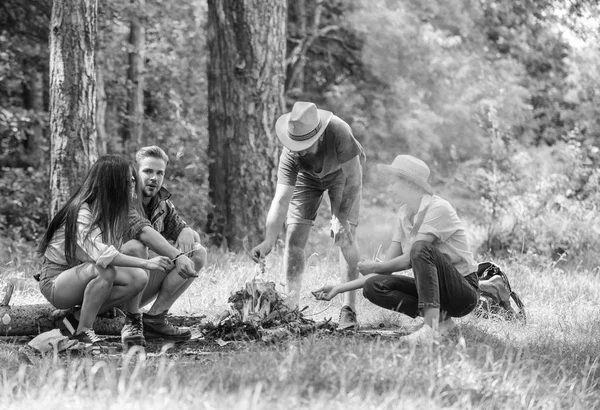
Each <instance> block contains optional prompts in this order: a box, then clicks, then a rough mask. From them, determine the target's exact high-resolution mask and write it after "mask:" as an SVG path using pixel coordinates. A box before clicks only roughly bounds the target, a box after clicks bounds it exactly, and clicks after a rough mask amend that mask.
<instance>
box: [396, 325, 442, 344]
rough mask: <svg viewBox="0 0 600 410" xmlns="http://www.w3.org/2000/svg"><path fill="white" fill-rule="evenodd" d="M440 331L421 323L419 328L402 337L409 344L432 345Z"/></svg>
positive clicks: (438, 336) (436, 340) (437, 338)
mask: <svg viewBox="0 0 600 410" xmlns="http://www.w3.org/2000/svg"><path fill="white" fill-rule="evenodd" d="M439 338H440V332H436V331H435V330H433V329H432V328H431V326H428V325H423V326H421V328H420V329H419V330H417V331H416V332H413V333H411V334H409V335H408V336H405V337H404V338H403V339H404V341H405V342H408V344H409V345H411V346H432V345H433V344H434V343H437V342H439Z"/></svg>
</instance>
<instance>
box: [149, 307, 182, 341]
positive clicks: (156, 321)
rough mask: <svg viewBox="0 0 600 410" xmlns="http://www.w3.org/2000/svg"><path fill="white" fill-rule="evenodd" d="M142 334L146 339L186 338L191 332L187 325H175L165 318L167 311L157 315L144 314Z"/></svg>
mask: <svg viewBox="0 0 600 410" xmlns="http://www.w3.org/2000/svg"><path fill="white" fill-rule="evenodd" d="M143 320H144V336H146V338H148V339H158V338H162V339H172V340H188V339H189V338H191V337H192V332H191V331H190V329H188V328H187V327H176V326H173V325H172V324H170V323H169V321H168V320H167V311H166V310H165V311H164V312H162V313H159V314H158V315H149V314H147V313H146V314H144V319H143Z"/></svg>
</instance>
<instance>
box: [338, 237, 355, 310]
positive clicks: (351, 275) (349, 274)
mask: <svg viewBox="0 0 600 410" xmlns="http://www.w3.org/2000/svg"><path fill="white" fill-rule="evenodd" d="M350 232H351V234H352V238H353V240H352V243H351V244H347V245H344V246H342V247H340V256H339V258H340V273H341V275H342V280H343V281H344V282H350V281H351V280H354V279H356V278H358V270H357V269H356V266H357V265H358V259H359V253H358V245H357V244H356V240H355V232H356V227H354V226H352V230H351V231H350ZM344 305H346V306H349V307H350V308H352V310H356V309H355V305H356V291H352V292H346V293H344Z"/></svg>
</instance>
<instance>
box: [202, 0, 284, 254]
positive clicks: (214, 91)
mask: <svg viewBox="0 0 600 410" xmlns="http://www.w3.org/2000/svg"><path fill="white" fill-rule="evenodd" d="M208 13H209V17H208V48H209V63H208V80H209V81H208V99H209V103H208V105H209V113H208V127H209V146H208V150H209V156H210V158H211V163H210V165H209V173H210V176H209V182H210V188H211V196H212V199H213V203H214V205H215V215H216V218H215V220H216V221H221V222H222V223H223V225H224V229H223V233H224V235H225V238H226V239H227V241H228V245H229V248H230V249H231V250H239V249H240V248H241V245H242V242H243V240H244V238H250V239H251V240H252V241H258V240H260V239H261V238H262V236H263V233H264V224H265V219H266V214H267V211H268V208H269V204H270V201H271V198H272V196H273V193H274V189H275V183H276V172H277V170H276V167H277V161H278V154H279V143H278V140H277V136H276V135H275V121H276V120H277V118H278V117H279V115H280V114H281V113H282V108H283V89H284V82H285V39H286V23H287V1H281V0H208Z"/></svg>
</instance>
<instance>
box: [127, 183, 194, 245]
mask: <svg viewBox="0 0 600 410" xmlns="http://www.w3.org/2000/svg"><path fill="white" fill-rule="evenodd" d="M169 198H171V193H170V192H169V191H168V190H167V189H166V188H164V187H163V188H161V189H160V191H159V192H158V195H156V196H155V197H154V198H152V199H151V200H150V202H149V203H148V205H146V206H144V212H145V215H140V214H139V213H138V212H137V211H135V210H133V209H132V210H130V212H129V229H128V233H127V236H128V237H129V238H131V239H139V236H140V234H141V233H142V229H144V227H146V226H151V227H152V228H154V229H155V230H156V231H157V232H159V233H160V234H162V236H164V237H165V239H167V240H169V241H173V242H176V241H177V237H178V236H179V234H180V233H181V231H182V230H183V228H186V227H187V226H188V225H187V223H185V221H184V220H183V219H181V217H180V216H179V214H178V213H177V211H176V210H175V206H174V205H173V203H172V202H171V201H170V200H169Z"/></svg>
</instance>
